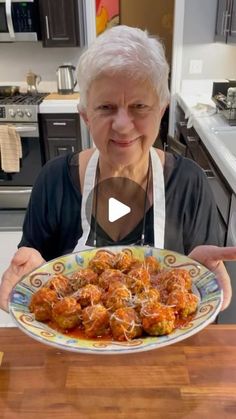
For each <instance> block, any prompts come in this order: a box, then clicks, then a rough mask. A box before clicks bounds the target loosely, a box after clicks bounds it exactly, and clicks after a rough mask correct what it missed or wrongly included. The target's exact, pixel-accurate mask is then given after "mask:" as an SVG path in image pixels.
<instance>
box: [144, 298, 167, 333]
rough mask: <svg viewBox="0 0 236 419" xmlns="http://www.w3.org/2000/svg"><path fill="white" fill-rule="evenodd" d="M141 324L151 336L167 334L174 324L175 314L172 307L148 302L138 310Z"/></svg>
mask: <svg viewBox="0 0 236 419" xmlns="http://www.w3.org/2000/svg"><path fill="white" fill-rule="evenodd" d="M140 315H141V319H142V326H143V329H144V330H145V332H146V333H148V334H149V335H151V336H159V335H167V334H169V333H171V332H172V330H173V329H174V326H175V314H174V310H173V308H172V307H168V306H165V305H164V304H161V303H156V302H148V303H146V304H144V305H143V307H142V309H141V311H140Z"/></svg>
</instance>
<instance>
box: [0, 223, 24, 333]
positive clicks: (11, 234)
mask: <svg viewBox="0 0 236 419" xmlns="http://www.w3.org/2000/svg"><path fill="white" fill-rule="evenodd" d="M21 235H22V232H21V231H0V243H1V245H0V248H1V251H0V278H1V277H2V274H3V272H4V271H5V270H6V268H7V267H8V265H9V263H10V261H11V258H12V256H13V254H14V253H15V251H16V250H17V245H18V243H19V241H20V239H21ZM0 281H1V279H0ZM4 326H15V324H14V323H13V322H12V320H11V317H10V316H9V314H7V313H5V311H2V310H1V309H0V327H4Z"/></svg>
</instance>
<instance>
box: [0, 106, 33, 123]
mask: <svg viewBox="0 0 236 419" xmlns="http://www.w3.org/2000/svg"><path fill="white" fill-rule="evenodd" d="M1 121H4V122H36V121H38V106H36V105H34V106H31V105H28V106H19V105H5V106H1V105H0V122H1Z"/></svg>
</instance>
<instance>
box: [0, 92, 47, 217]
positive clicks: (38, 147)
mask: <svg viewBox="0 0 236 419" xmlns="http://www.w3.org/2000/svg"><path fill="white" fill-rule="evenodd" d="M45 95H46V94H44V93H37V94H34V95H28V94H15V95H12V96H7V97H6V96H2V97H1V87H0V124H1V125H5V124H10V125H13V126H14V127H15V129H16V131H17V132H18V133H19V135H20V140H21V146H22V158H21V159H20V170H19V172H14V173H8V172H5V171H3V170H2V167H1V160H0V209H1V210H3V209H25V208H26V207H27V204H28V201H29V198H30V194H31V190H32V186H33V184H34V182H35V180H36V177H37V176H38V174H39V172H40V169H41V168H42V166H43V164H44V162H45V158H44V152H43V146H42V144H41V141H40V135H39V125H38V104H39V103H40V102H41V101H42V100H43V98H44V97H45Z"/></svg>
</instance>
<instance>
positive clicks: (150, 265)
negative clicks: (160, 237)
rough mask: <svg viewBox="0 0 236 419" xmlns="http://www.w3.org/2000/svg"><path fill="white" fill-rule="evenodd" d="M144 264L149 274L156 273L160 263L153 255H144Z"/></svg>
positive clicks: (159, 269) (158, 270) (159, 268)
mask: <svg viewBox="0 0 236 419" xmlns="http://www.w3.org/2000/svg"><path fill="white" fill-rule="evenodd" d="M144 265H145V267H146V269H147V270H148V272H149V273H150V274H151V275H152V274H157V273H159V272H160V271H161V264H160V262H158V260H157V259H156V258H155V256H147V257H145V261H144Z"/></svg>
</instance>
